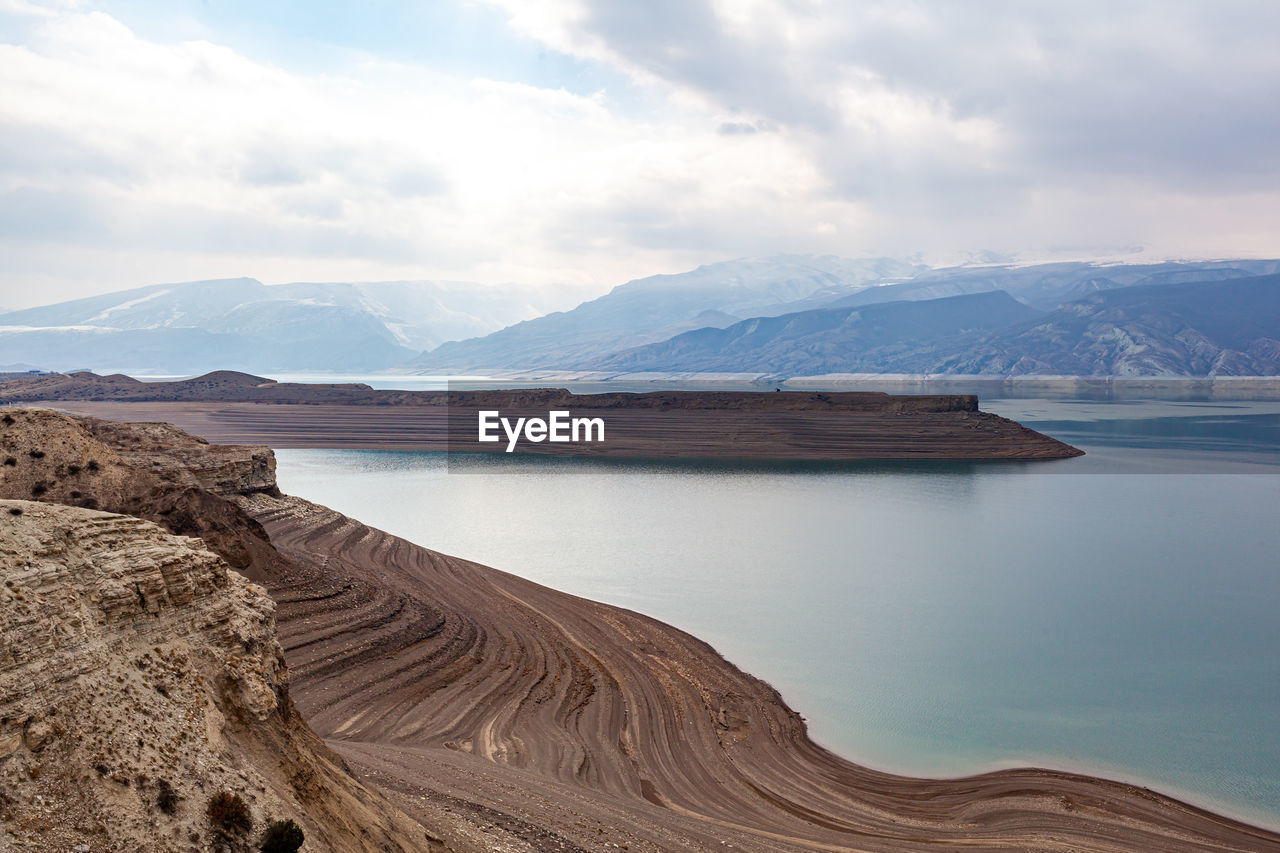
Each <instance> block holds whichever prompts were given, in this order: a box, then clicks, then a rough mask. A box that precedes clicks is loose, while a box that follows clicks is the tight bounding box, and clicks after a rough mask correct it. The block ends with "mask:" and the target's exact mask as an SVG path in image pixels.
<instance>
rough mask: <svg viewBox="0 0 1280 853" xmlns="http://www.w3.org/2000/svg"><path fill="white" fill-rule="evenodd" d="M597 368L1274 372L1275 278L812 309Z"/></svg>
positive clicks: (700, 335)
mask: <svg viewBox="0 0 1280 853" xmlns="http://www.w3.org/2000/svg"><path fill="white" fill-rule="evenodd" d="M886 289H887V288H886ZM597 366H598V368H599V369H601V370H610V371H626V372H638V371H648V372H679V373H683V372H691V371H718V372H767V373H778V374H790V375H814V374H822V373H927V374H960V375H994V376H1009V375H1029V374H1041V375H1045V374H1053V375H1078V376H1275V375H1280V275H1267V276H1256V277H1251V278H1230V279H1225V280H1220V281H1207V282H1191V283H1186V284H1155V285H1144V286H1137V287H1127V288H1121V289H1112V290H1106V291H1103V292H1099V293H1096V294H1094V295H1092V296H1089V297H1086V298H1084V299H1080V300H1076V301H1074V302H1068V303H1066V304H1065V305H1063V306H1061V307H1060V308H1058V309H1057V310H1055V311H1051V312H1048V313H1044V312H1039V311H1036V310H1035V309H1033V308H1030V307H1028V306H1025V305H1022V304H1021V303H1019V302H1016V301H1015V300H1013V299H1012V297H1010V296H1009V295H1008V294H1006V293H1004V292H1003V291H995V292H991V293H977V294H967V295H962V296H950V297H943V298H940V299H931V300H919V301H906V300H902V301H896V302H887V303H876V304H872V305H867V306H860V307H845V308H826V309H818V310H815V311H806V312H799V313H796V314H787V315H783V316H780V317H772V318H758V319H754V320H748V321H745V322H742V323H738V324H735V325H733V326H730V327H728V328H726V329H702V330H698V331H695V332H690V333H686V334H683V335H679V336H677V337H675V338H672V339H671V340H668V341H664V342H662V343H659V344H652V345H648V346H644V347H639V348H635V349H632V350H628V351H626V352H622V353H619V354H617V355H615V356H612V357H609V358H606V359H602V360H601V361H600V362H599V363H598V365H597Z"/></svg>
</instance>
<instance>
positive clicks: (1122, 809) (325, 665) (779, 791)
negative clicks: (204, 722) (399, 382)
mask: <svg viewBox="0 0 1280 853" xmlns="http://www.w3.org/2000/svg"><path fill="white" fill-rule="evenodd" d="M238 500H239V501H240V502H241V504H242V506H243V507H244V508H245V509H246V510H247V511H248V512H249V513H250V514H251V515H252V516H254V517H255V518H256V519H257V520H259V521H260V522H261V523H262V524H263V525H264V527H265V528H266V530H267V531H268V533H269V534H270V537H271V541H272V543H273V544H274V545H275V546H276V547H278V548H279V549H281V551H283V552H284V554H286V555H287V556H288V557H290V558H292V559H293V560H294V561H295V562H296V565H297V567H298V568H297V570H296V572H295V573H294V574H293V575H292V576H289V577H280V578H275V579H272V580H271V581H270V583H271V586H272V592H273V595H274V597H275V598H276V600H277V601H278V603H279V610H278V619H279V625H280V630H281V634H282V638H283V641H284V645H285V648H286V654H287V657H288V660H289V665H290V669H291V671H292V677H293V685H294V687H293V690H294V696H295V698H296V700H297V702H298V704H299V707H300V709H301V710H302V711H303V713H304V715H305V717H306V718H307V719H308V721H309V722H310V724H311V725H312V726H313V727H315V728H316V730H317V731H318V732H320V733H321V735H322V736H324V737H325V738H327V739H328V741H329V743H330V744H331V745H332V746H333V747H334V748H335V749H337V750H338V751H339V752H341V753H342V754H343V755H344V756H345V757H346V758H347V760H348V761H349V762H350V763H351V764H352V765H353V767H355V768H356V769H357V771H358V772H359V773H361V774H364V775H366V776H367V777H368V778H369V779H370V780H372V781H375V782H377V783H378V784H380V785H381V786H382V787H383V788H384V789H386V790H388V791H390V792H392V793H393V794H394V795H396V797H397V798H398V801H399V803H400V805H401V806H402V807H404V808H405V809H407V810H409V811H410V812H411V813H414V814H418V815H421V816H423V818H424V819H427V818H429V817H430V816H431V815H432V814H435V813H438V812H439V810H441V809H448V810H450V812H451V813H453V814H458V813H461V814H465V815H468V816H469V817H470V819H471V820H472V821H480V822H482V823H483V824H484V825H486V826H488V827H490V829H489V830H488V831H490V832H491V833H492V834H493V843H492V847H491V849H513V850H514V849H530V850H595V849H603V848H605V847H609V846H610V845H619V846H621V847H622V848H624V849H631V850H662V851H669V850H709V849H716V850H719V849H743V850H787V851H800V850H918V849H922V848H925V847H936V846H947V847H965V848H970V849H1017V850H1093V851H1101V850H1272V849H1275V850H1280V836H1277V835H1275V834H1273V833H1270V832H1268V831H1265V830H1260V829H1256V828H1252V827H1249V826H1247V825H1245V824H1242V823H1239V822H1237V821H1234V820H1231V819H1227V818H1223V817H1220V816H1217V815H1214V814H1211V813H1209V812H1207V811H1204V810H1202V809H1199V808H1195V807H1193V806H1190V805H1187V804H1185V803H1182V802H1178V801H1176V800H1174V799H1171V798H1168V797H1165V796H1162V795H1160V794H1158V793H1155V792H1152V791H1150V790H1147V789H1145V788H1139V787H1135V786H1131V785H1126V784H1121V783H1115V782H1108V781H1105V780H1101V779H1094V778H1089V777H1086V776H1080V775H1074V774H1069V773H1059V772H1054V771H1051V770H1040V769H1023V770H1006V771H1001V772H996V773H990V774H985V775H981V776H976V777H971V778H966V779H955V780H926V779H912V778H906V777H900V776H894V775H890V774H885V773H881V772H878V771H874V770H870V769H867V768H864V767H860V766H857V765H855V764H852V763H850V762H848V761H845V760H843V759H841V758H839V757H838V756H836V755H833V754H832V753H830V752H828V751H826V750H824V749H822V748H821V747H819V746H817V745H815V744H814V743H813V742H812V741H810V740H809V738H808V736H807V733H806V730H805V726H804V723H803V721H802V720H801V719H800V717H799V716H798V715H797V714H796V713H795V712H794V711H792V710H791V709H790V708H788V707H787V706H786V704H785V702H784V701H783V700H782V698H781V697H780V696H779V695H778V694H777V692H776V691H774V690H773V689H772V688H770V687H769V686H768V685H767V684H764V683H763V682H761V681H759V680H757V679H755V678H752V677H751V676H749V675H747V674H745V673H743V672H741V671H740V670H738V669H737V668H736V667H734V666H733V665H731V664H729V663H728V662H726V661H725V660H724V659H723V658H721V657H720V655H718V654H717V653H716V652H715V650H714V649H712V648H711V647H709V646H707V645H706V644H705V643H702V642H701V641H699V640H697V639H696V638H694V637H691V636H689V635H688V634H685V633H683V632H681V631H679V630H677V629H675V628H672V627H671V626H668V625H665V624H662V623H660V622H657V621H655V620H653V619H649V618H647V617H644V616H641V615H639V614H636V613H633V612H630V611H626V610H622V609H619V608H615V607H611V606H607V605H603V604H599V603H595V602H591V601H587V600H584V599H581V598H577V597H574V596H571V595H567V594H564V593H560V592H556V591H554V590H550V589H547V588H545V587H542V586H539V585H537V584H534V583H531V582H529V581H525V580H523V579H521V578H518V577H515V576H513V575H509V574H505V573H503V572H499V571H496V570H494V569H490V568H487V567H484V566H480V565H477V564H475V563H471V562H468V561H466V560H461V559H457V558H453V557H448V556H445V555H441V554H438V553H436V552H433V551H430V550H427V549H425V548H421V547H418V546H416V545H413V544H411V543H409V542H407V541H405V540H402V539H399V538H397V537H394V536H391V535H389V534H386V533H383V532H381V531H378V530H375V529H372V528H369V527H367V526H365V525H363V524H360V523H359V522H357V521H354V520H352V519H349V518H346V517H344V516H342V515H340V514H338V513H336V512H334V511H332V510H329V509H326V508H323V507H319V506H316V505H313V504H310V503H307V502H306V501H302V500H300V499H297V498H289V497H285V498H277V497H272V496H268V495H255V496H250V497H246V498H240V499H238ZM567 558H568V557H567ZM504 845H508V846H504ZM521 845H527V846H521ZM610 849H615V848H612V847H611V848H610Z"/></svg>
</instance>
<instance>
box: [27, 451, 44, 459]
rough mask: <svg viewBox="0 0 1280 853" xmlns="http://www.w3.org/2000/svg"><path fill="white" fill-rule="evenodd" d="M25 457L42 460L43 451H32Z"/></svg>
mask: <svg viewBox="0 0 1280 853" xmlns="http://www.w3.org/2000/svg"><path fill="white" fill-rule="evenodd" d="M27 455H28V456H30V457H31V458H32V459H43V458H44V451H43V450H32V451H29V452H28V453H27Z"/></svg>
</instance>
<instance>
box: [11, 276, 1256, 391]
mask: <svg viewBox="0 0 1280 853" xmlns="http://www.w3.org/2000/svg"><path fill="white" fill-rule="evenodd" d="M1278 276H1280V261H1276V260H1223V261H1171V262H1163V263H1155V264H1099V263H1087V262H1071V263H1052V264H1037V265H1024V266H1018V265H994V266H963V267H950V268H943V269H930V268H928V267H925V266H923V265H920V264H914V263H910V262H907V261H902V260H895V259H891V258H871V259H861V260H850V259H846V258H839V257H834V256H811V255H777V256H773V257H768V258H745V259H739V260H734V261H726V262H722V263H717V264H708V265H706V266H702V267H698V268H697V269H694V270H691V271H688V272H684V273H679V274H673V275H656V276H649V277H647V278H641V279H636V280H634V281H630V282H627V283H625V284H622V285H619V286H617V287H615V288H614V289H613V290H611V291H610V292H608V293H606V294H605V295H603V296H600V297H598V298H595V299H591V300H589V301H586V302H583V303H581V304H579V305H577V307H574V308H572V309H570V310H553V311H551V313H546V312H547V310H548V309H549V308H557V307H565V303H566V302H567V301H568V296H569V294H568V293H566V292H565V291H564V290H551V289H538V288H533V287H522V286H517V285H508V286H503V287H489V286H480V285H473V284H465V283H460V282H378V283H367V284H344V283H296V284H287V285H271V286H268V285H264V284H262V283H261V282H258V281H256V280H254V279H246V278H242V279H223V280H216V281H204V282H188V283H185V284H171V285H153V286H150V287H143V288H137V289H134V290H128V291H122V292H120V293H113V294H107V295H104V296H97V297H92V298H89V299H80V300H75V301H72V302H64V303H59V304H56V305H49V306H44V307H41V308H31V309H26V310H22V311H13V312H9V313H7V314H0V364H3V363H22V364H28V365H36V366H39V367H42V368H46V369H49V368H52V369H56V370H63V371H66V370H71V369H79V368H91V369H99V370H102V369H108V370H121V371H125V372H130V373H138V374H144V375H145V374H153V375H154V374H157V373H168V374H185V373H191V374H194V373H201V372H207V371H209V370H215V369H235V370H243V371H248V372H256V373H272V372H276V373H279V372H294V371H296V372H331V373H373V372H379V371H384V370H388V369H397V370H401V371H408V372H415V373H432V374H434V373H448V374H471V375H474V374H482V373H483V374H494V375H509V374H511V373H515V372H520V371H575V372H576V371H595V372H603V373H605V374H622V373H635V372H651V373H687V372H727V373H766V374H770V375H780V376H786V375H792V376H795V375H816V374H823V373H945V374H986V375H1027V374H1046V373H1051V374H1067V375H1118V376H1137V375H1172V376H1208V375H1276V374H1280V360H1278V359H1277V356H1276V349H1277V347H1278V346H1280V344H1277V341H1278V340H1280V313H1278V312H1277V297H1276V295H1277V293H1278V292H1280V291H1278V290H1277V287H1276V281H1277V279H1278ZM557 294H559V296H558V298H559V299H560V300H561V303H560V304H559V305H556V304H554V300H555V299H556V298H557Z"/></svg>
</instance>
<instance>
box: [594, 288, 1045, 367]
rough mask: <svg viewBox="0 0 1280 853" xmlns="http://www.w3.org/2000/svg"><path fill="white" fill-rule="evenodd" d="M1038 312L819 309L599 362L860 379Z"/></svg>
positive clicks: (963, 300)
mask: <svg viewBox="0 0 1280 853" xmlns="http://www.w3.org/2000/svg"><path fill="white" fill-rule="evenodd" d="M1040 314H1041V312H1039V311H1037V310H1035V309H1034V308H1029V307H1028V306H1026V305H1023V304H1022V303H1021V302H1018V301H1017V300H1016V299H1014V298H1013V297H1012V296H1010V295H1009V294H1007V293H1005V292H1004V291H1002V290H998V291H993V292H989V293H975V294H966V295H963V296H951V297H946V298H943V299H933V300H927V301H919V302H907V301H902V302H886V303H881V304H876V305H868V306H864V307H854V308H821V309H816V310H812V311H801V312H798V313H794V314H784V315H782V316H780V317H757V318H754V319H751V320H746V321H744V322H741V323H735V324H734V325H732V326H729V327H727V328H724V329H698V330H697V331H692V332H686V333H685V334H682V335H677V336H676V337H674V338H671V339H670V340H667V341H663V342H661V343H657V344H650V345H648V346H643V347H639V348H636V349H631V350H627V351H624V352H621V353H618V354H617V355H614V356H611V357H608V358H605V359H602V360H601V361H600V362H599V365H598V366H599V367H600V368H601V369H604V370H620V371H628V372H631V371H710V372H745V373H755V372H767V373H787V374H793V375H794V374H817V373H863V372H878V371H884V370H886V369H888V367H889V366H890V365H893V364H894V363H895V362H896V361H897V360H899V359H901V358H902V357H904V356H908V357H909V356H912V355H914V354H915V353H916V352H918V351H919V349H920V348H921V347H924V346H936V345H938V344H939V342H942V341H946V340H949V339H952V338H954V337H956V336H961V335H968V334H971V333H974V332H978V331H990V330H994V329H998V328H1002V327H1006V326H1009V325H1011V324H1013V323H1017V322H1020V321H1023V320H1027V319H1029V318H1032V317H1037V316H1040Z"/></svg>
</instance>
